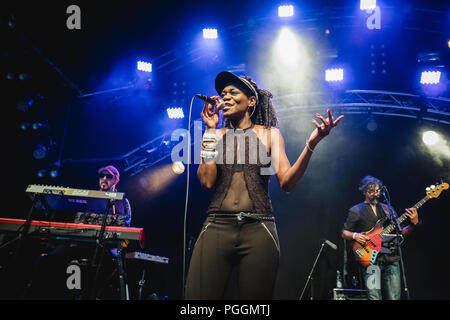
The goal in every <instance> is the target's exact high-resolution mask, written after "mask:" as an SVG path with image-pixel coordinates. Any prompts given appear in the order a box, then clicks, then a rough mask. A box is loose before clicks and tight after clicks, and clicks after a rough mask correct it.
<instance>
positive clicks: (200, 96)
mask: <svg viewBox="0 0 450 320" xmlns="http://www.w3.org/2000/svg"><path fill="white" fill-rule="evenodd" d="M195 96H196V97H197V98H199V99H201V100H203V101H205V102H207V103H209V104H210V105H212V106H213V107H214V106H215V105H216V104H219V103H221V102H223V100H222V99H219V100H214V99H211V98H210V97H208V96H205V95H203V94H196V95H195Z"/></svg>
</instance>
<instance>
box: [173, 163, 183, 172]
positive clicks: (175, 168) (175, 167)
mask: <svg viewBox="0 0 450 320" xmlns="http://www.w3.org/2000/svg"><path fill="white" fill-rule="evenodd" d="M172 170H173V172H174V173H176V174H182V173H183V172H184V164H183V162H181V161H176V162H174V163H173V164H172Z"/></svg>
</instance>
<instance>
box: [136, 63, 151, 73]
mask: <svg viewBox="0 0 450 320" xmlns="http://www.w3.org/2000/svg"><path fill="white" fill-rule="evenodd" d="M137 69H138V70H139V71H144V72H152V64H151V63H150V62H145V61H138V62H137Z"/></svg>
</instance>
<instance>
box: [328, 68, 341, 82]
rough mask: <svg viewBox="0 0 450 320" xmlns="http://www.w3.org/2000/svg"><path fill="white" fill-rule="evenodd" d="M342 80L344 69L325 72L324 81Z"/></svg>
mask: <svg viewBox="0 0 450 320" xmlns="http://www.w3.org/2000/svg"><path fill="white" fill-rule="evenodd" d="M342 80H344V69H341V68H339V69H327V70H325V81H328V82H330V81H342Z"/></svg>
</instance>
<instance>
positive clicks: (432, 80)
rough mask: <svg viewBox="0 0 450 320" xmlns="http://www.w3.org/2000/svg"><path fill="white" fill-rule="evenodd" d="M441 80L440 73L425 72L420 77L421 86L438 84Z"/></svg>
mask: <svg viewBox="0 0 450 320" xmlns="http://www.w3.org/2000/svg"><path fill="white" fill-rule="evenodd" d="M440 78H441V72H440V71H423V72H422V75H421V76H420V83H421V84H438V83H439V81H440Z"/></svg>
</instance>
